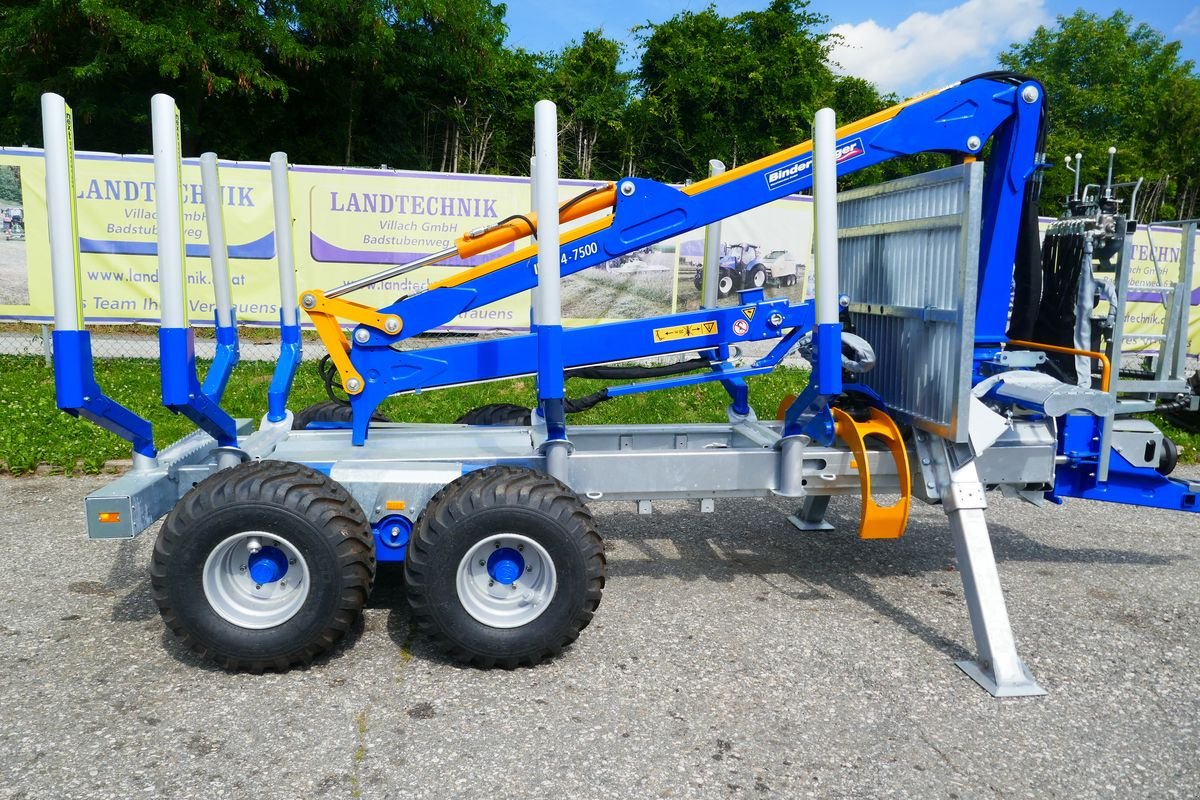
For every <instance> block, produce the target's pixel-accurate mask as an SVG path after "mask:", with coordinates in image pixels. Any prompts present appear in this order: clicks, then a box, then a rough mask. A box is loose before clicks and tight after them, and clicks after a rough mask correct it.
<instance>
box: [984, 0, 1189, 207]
mask: <svg viewBox="0 0 1200 800" xmlns="http://www.w3.org/2000/svg"><path fill="white" fill-rule="evenodd" d="M1180 47H1181V45H1180V43H1179V42H1168V41H1166V40H1165V39H1164V37H1163V35H1162V34H1161V33H1159V32H1158V31H1155V30H1154V29H1152V28H1151V27H1149V26H1148V25H1146V24H1144V23H1137V24H1135V23H1134V20H1133V18H1132V17H1130V16H1129V15H1128V14H1126V13H1124V12H1122V11H1117V12H1114V13H1113V14H1112V16H1110V17H1108V18H1106V19H1102V18H1100V17H1099V16H1097V15H1096V14H1091V13H1088V12H1085V11H1076V12H1075V13H1074V14H1072V15H1071V16H1069V17H1066V16H1060V17H1058V20H1057V22H1056V24H1055V26H1054V27H1052V28H1047V27H1045V26H1043V27H1040V28H1038V29H1037V31H1035V32H1034V34H1033V35H1032V36H1031V37H1030V38H1029V40H1028V41H1026V42H1024V43H1018V44H1014V45H1012V46H1011V47H1010V48H1009V49H1008V51H1007V52H1005V53H1003V54H1001V56H1000V63H1001V64H1002V65H1003V66H1004V67H1006V68H1008V69H1011V70H1014V71H1016V72H1021V73H1024V74H1028V75H1031V76H1032V77H1034V78H1037V79H1038V80H1040V81H1041V82H1042V83H1043V84H1044V86H1045V88H1046V99H1047V103H1048V108H1049V111H1050V122H1051V124H1050V133H1049V141H1048V145H1047V160H1048V161H1050V162H1052V163H1054V164H1055V168H1054V169H1052V170H1050V171H1049V172H1048V173H1047V174H1046V177H1045V189H1044V191H1043V194H1042V210H1043V211H1044V212H1045V213H1051V214H1055V213H1057V212H1058V210H1059V203H1061V201H1062V199H1063V198H1064V197H1065V196H1066V195H1068V194H1069V193H1070V192H1071V185H1072V183H1073V180H1074V179H1073V176H1072V175H1071V174H1070V173H1069V172H1068V171H1067V170H1065V169H1063V168H1062V167H1061V164H1062V160H1063V157H1064V156H1069V155H1073V154H1074V153H1076V152H1081V153H1083V156H1084V160H1083V167H1084V171H1085V174H1084V181H1083V182H1084V183H1087V182H1091V183H1097V182H1103V180H1104V177H1105V172H1104V171H1105V169H1106V166H1107V158H1108V155H1107V151H1108V148H1109V147H1110V146H1115V147H1116V148H1117V151H1118V152H1117V158H1116V171H1115V173H1114V179H1116V180H1131V179H1136V178H1137V177H1138V176H1144V177H1146V178H1147V179H1149V180H1151V181H1158V182H1159V184H1160V187H1161V189H1162V191H1160V192H1159V193H1158V199H1157V200H1156V202H1155V203H1154V204H1153V207H1146V206H1144V210H1143V211H1142V212H1141V213H1140V214H1139V216H1140V217H1141V218H1142V219H1143V220H1148V219H1154V218H1161V217H1162V216H1167V217H1173V216H1177V215H1178V216H1185V217H1186V216H1192V215H1194V214H1195V213H1196V212H1197V210H1200V205H1198V203H1197V199H1198V198H1197V195H1198V191H1200V78H1197V76H1196V73H1195V65H1194V64H1193V63H1192V62H1191V61H1187V60H1182V59H1181V58H1180ZM1168 176H1169V177H1168ZM1143 196H1147V195H1146V194H1143ZM1148 205H1150V204H1147V206H1148Z"/></svg>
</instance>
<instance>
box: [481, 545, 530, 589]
mask: <svg viewBox="0 0 1200 800" xmlns="http://www.w3.org/2000/svg"><path fill="white" fill-rule="evenodd" d="M487 571H488V576H489V577H491V579H492V580H494V581H495V582H496V583H503V584H511V583H513V582H515V581H516V580H517V578H519V577H521V574H522V573H523V572H525V559H524V557H522V555H521V554H520V553H519V552H517V551H516V550H514V549H512V548H511V547H501V548H499V549H497V550H496V551H495V552H493V553H492V554H491V555H490V556H488V560H487Z"/></svg>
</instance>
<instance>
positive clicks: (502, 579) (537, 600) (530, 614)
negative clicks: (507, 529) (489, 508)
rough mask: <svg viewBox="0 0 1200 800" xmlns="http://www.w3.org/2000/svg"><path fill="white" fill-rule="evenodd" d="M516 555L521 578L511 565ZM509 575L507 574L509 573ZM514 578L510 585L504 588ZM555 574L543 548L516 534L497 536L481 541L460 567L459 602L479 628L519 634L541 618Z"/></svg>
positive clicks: (554, 583)
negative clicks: (507, 555) (511, 555)
mask: <svg viewBox="0 0 1200 800" xmlns="http://www.w3.org/2000/svg"><path fill="white" fill-rule="evenodd" d="M504 551H514V552H516V553H519V554H520V556H519V567H520V569H519V572H517V571H516V570H515V568H513V567H512V564H513V563H514V561H513V560H511V559H508V560H506V559H501V562H502V563H500V564H499V568H498V566H497V556H502V555H504ZM508 570H511V571H508ZM510 575H515V577H514V578H513V579H512V581H511V582H506V580H507V578H508V577H509V576H510ZM557 587H558V574H557V573H556V572H555V570H554V562H553V561H551V560H550V554H549V553H547V552H546V548H544V547H542V546H541V545H540V544H538V543H537V542H535V541H534V540H533V539H530V538H529V537H528V536H521V535H520V534H516V533H498V534H496V535H494V536H489V537H487V538H486V539H482V540H480V541H479V542H478V543H476V544H475V546H474V547H472V548H471V549H470V550H468V551H467V554H466V555H465V556H463V559H462V561H460V562H459V563H458V579H457V582H456V588H457V589H458V600H459V602H460V603H462V606H463V608H464V609H465V610H466V612H467V613H468V614H470V615H471V616H472V617H473V618H474V619H475V620H477V621H478V622H482V623H483V624H484V625H487V626H489V627H492V628H519V627H521V626H522V625H528V624H529V623H530V622H533V621H534V620H535V619H537V618H538V617H540V616H541V615H542V614H543V613H544V612H545V611H546V609H547V608H548V607H549V606H550V601H551V600H553V599H554V592H555V589H556V588H557Z"/></svg>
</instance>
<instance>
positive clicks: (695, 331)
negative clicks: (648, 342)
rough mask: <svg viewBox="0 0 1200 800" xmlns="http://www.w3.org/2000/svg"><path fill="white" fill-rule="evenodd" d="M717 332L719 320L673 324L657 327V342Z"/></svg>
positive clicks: (655, 337) (655, 335)
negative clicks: (666, 326) (667, 326)
mask: <svg viewBox="0 0 1200 800" xmlns="http://www.w3.org/2000/svg"><path fill="white" fill-rule="evenodd" d="M716 332H717V321H716V320H715V319H714V320H708V321H706V322H693V323H692V324H690V325H672V326H671V327H669V328H655V329H654V341H655V342H670V341H672V340H675V339H691V338H692V337H694V336H712V335H713V334H715V333H716Z"/></svg>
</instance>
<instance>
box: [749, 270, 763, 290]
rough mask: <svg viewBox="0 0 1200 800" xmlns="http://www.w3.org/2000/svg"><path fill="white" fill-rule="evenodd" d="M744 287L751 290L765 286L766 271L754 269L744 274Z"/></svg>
mask: <svg viewBox="0 0 1200 800" xmlns="http://www.w3.org/2000/svg"><path fill="white" fill-rule="evenodd" d="M746 285H747V286H749V287H750V288H751V289H762V288H764V287H765V286H766V285H767V271H766V270H765V269H763V268H762V267H754V268H752V269H751V270H750V272H748V273H747V274H746Z"/></svg>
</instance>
